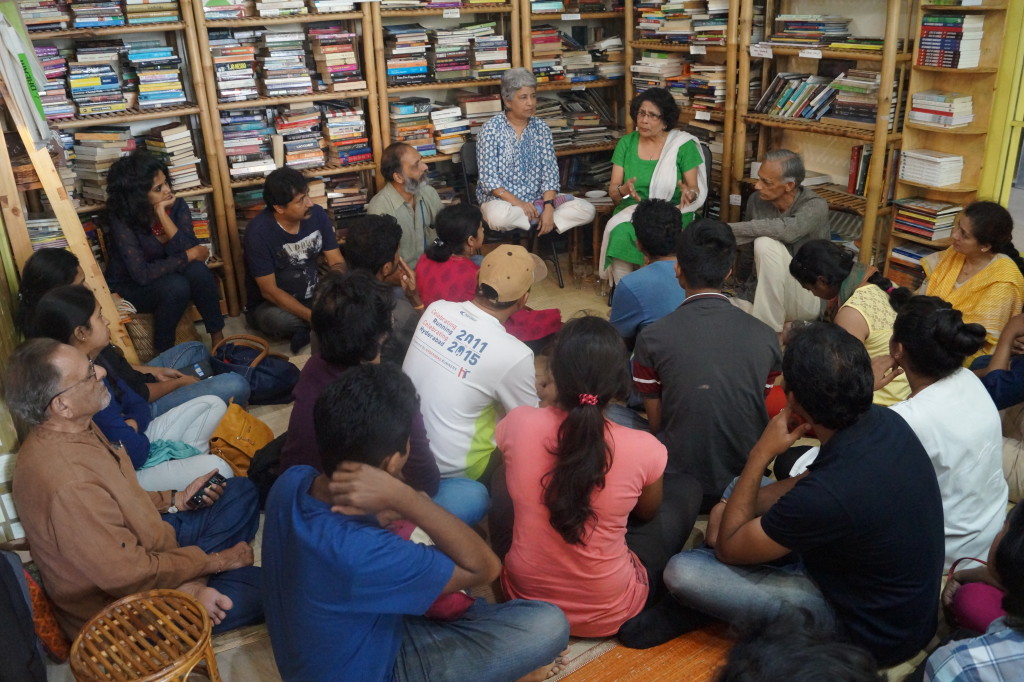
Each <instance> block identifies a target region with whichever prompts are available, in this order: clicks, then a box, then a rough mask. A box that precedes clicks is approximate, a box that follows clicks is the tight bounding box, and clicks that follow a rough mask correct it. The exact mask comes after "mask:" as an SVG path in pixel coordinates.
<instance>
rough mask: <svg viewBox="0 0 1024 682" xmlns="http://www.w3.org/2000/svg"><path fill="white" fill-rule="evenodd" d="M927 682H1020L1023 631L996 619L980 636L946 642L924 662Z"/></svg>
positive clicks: (1023, 663) (1023, 660) (1022, 676)
mask: <svg viewBox="0 0 1024 682" xmlns="http://www.w3.org/2000/svg"><path fill="white" fill-rule="evenodd" d="M924 678H925V680H926V681H929V680H930V681H931V682H1017V681H1019V680H1024V632H1020V631H1018V630H1014V629H1013V628H1011V627H1010V626H1009V625H1007V624H1006V619H1005V618H999V619H997V620H995V621H993V622H992V624H991V625H989V626H988V631H987V632H986V633H985V634H984V635H982V636H981V637H975V638H974V639H965V640H960V641H957V642H950V643H949V644H947V645H946V646H943V647H939V648H938V649H936V650H935V653H933V654H932V655H931V657H930V658H929V659H928V667H927V668H926V670H925V674H924Z"/></svg>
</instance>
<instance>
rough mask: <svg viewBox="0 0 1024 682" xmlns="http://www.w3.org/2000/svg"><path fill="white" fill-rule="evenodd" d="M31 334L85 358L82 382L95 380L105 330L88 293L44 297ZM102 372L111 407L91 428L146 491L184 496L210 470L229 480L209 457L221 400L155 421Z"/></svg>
mask: <svg viewBox="0 0 1024 682" xmlns="http://www.w3.org/2000/svg"><path fill="white" fill-rule="evenodd" d="M31 328H32V333H33V336H37V337H47V338H51V339H55V340H57V341H60V342H61V343H66V344H68V345H70V346H74V347H75V348H77V349H79V350H80V351H82V352H83V353H85V354H86V356H88V357H89V359H90V369H89V375H88V376H87V377H86V381H89V380H90V379H91V380H93V381H96V380H99V379H97V374H96V372H95V368H94V363H96V358H97V357H98V356H99V354H100V352H101V351H103V350H104V349H105V348H107V347H108V346H109V345H110V330H109V329H108V328H107V320H106V318H105V317H103V313H102V311H101V310H100V306H99V303H98V302H97V301H96V297H95V296H94V295H93V293H92V292H91V291H90V290H89V289H87V288H86V287H84V286H81V285H73V286H64V287H58V288H56V289H54V290H52V291H50V292H48V293H47V294H45V295H44V296H43V297H42V298H41V299H40V300H39V302H38V303H37V304H36V310H35V313H34V315H33V317H32V324H31ZM101 364H102V361H101ZM104 369H105V370H107V371H106V373H105V376H102V377H100V378H101V379H102V380H103V382H104V383H105V384H106V386H107V390H108V391H109V392H110V403H109V404H108V405H107V407H106V408H104V409H103V410H101V411H100V412H98V413H97V414H96V415H95V416H94V417H93V422H94V423H95V424H96V426H97V427H98V428H99V429H100V431H101V432H102V433H103V435H104V436H106V438H107V440H109V441H110V442H111V443H115V444H118V443H119V444H120V445H121V446H122V447H123V448H124V449H125V450H126V451H127V453H128V456H129V457H130V458H131V460H132V464H133V465H134V467H135V470H136V473H137V475H138V479H139V484H140V485H141V486H142V487H143V488H144V489H145V490H184V489H185V488H186V487H188V485H189V484H190V483H192V482H193V481H195V480H196V479H197V478H199V477H200V476H203V475H204V474H210V473H212V472H213V471H214V470H216V471H218V472H219V473H220V474H221V475H222V476H224V477H226V478H230V477H231V476H232V475H233V473H232V471H231V467H230V466H229V465H228V464H227V462H225V461H224V460H222V459H221V458H220V457H216V456H214V455H211V454H209V452H210V436H212V435H213V432H214V430H215V429H216V428H217V425H218V424H219V423H220V420H221V418H222V417H223V416H224V413H225V412H226V411H227V405H226V404H225V403H224V401H223V400H221V399H220V398H218V397H216V396H211V395H207V396H202V397H198V398H193V399H192V400H189V401H187V402H185V403H184V404H182V405H179V406H178V407H175V408H173V409H171V410H169V411H167V412H166V413H164V414H162V415H160V416H158V417H155V418H154V417H153V415H152V412H151V410H150V405H149V403H147V402H146V401H145V399H143V398H142V397H141V396H140V395H139V394H138V393H136V392H135V391H133V390H132V388H131V387H130V386H129V385H128V384H127V383H126V382H125V381H124V380H123V379H122V378H120V377H119V376H118V375H117V374H116V373H115V372H114V371H111V369H110V368H109V367H104ZM101 374H103V373H101ZM72 388H73V387H68V388H65V389H64V391H62V392H67V391H70V390H71V389H72ZM54 397H57V396H54Z"/></svg>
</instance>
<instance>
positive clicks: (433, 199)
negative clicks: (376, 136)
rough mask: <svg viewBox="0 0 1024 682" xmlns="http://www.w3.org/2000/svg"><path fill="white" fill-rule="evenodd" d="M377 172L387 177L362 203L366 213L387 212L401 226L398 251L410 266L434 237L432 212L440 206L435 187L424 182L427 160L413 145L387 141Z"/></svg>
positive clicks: (411, 266) (435, 234)
mask: <svg viewBox="0 0 1024 682" xmlns="http://www.w3.org/2000/svg"><path fill="white" fill-rule="evenodd" d="M380 172H381V174H382V175H383V176H384V177H385V178H387V179H388V184H387V185H385V186H384V189H382V190H381V191H379V192H377V194H375V195H374V196H373V199H371V200H370V203H368V204H367V205H366V212H367V213H369V214H370V215H390V216H394V217H395V220H397V221H398V224H399V225H400V226H401V228H402V242H401V244H400V246H399V249H398V253H399V255H401V256H402V260H404V261H405V262H406V263H407V264H408V265H409V267H410V268H415V267H416V262H417V261H418V260H419V259H420V256H422V255H423V251H424V249H425V248H426V247H427V246H428V245H429V244H430V242H432V241H434V239H436V238H437V232H435V231H434V228H433V224H434V216H436V215H437V214H438V213H439V212H440V211H441V209H442V208H444V206H442V204H441V197H439V196H437V190H435V189H434V188H433V187H431V186H430V185H429V184H428V183H427V164H425V163H424V162H423V157H421V156H420V153H419V152H418V151H416V150H415V149H414V148H413V147H410V146H409V145H407V144H405V143H404V142H395V143H394V144H391V145H388V148H387V149H385V150H384V153H383V154H382V155H381V157H380Z"/></svg>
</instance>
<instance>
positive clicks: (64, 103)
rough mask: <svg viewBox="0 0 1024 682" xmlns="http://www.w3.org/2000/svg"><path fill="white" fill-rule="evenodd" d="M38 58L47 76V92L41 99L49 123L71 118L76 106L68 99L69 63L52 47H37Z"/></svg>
mask: <svg viewBox="0 0 1024 682" xmlns="http://www.w3.org/2000/svg"><path fill="white" fill-rule="evenodd" d="M35 51H36V57H37V58H38V59H39V65H40V66H42V67H43V74H44V75H45V76H46V83H45V87H46V92H45V93H44V94H43V95H42V96H41V97H40V98H39V100H40V101H41V102H42V104H43V115H44V116H45V117H46V120H47V121H55V120H60V119H62V118H71V117H73V116H74V115H75V105H74V104H72V102H71V100H70V99H68V82H67V73H68V61H67V60H66V59H65V58H64V57H62V56H61V55H60V53H59V51H58V50H57V48H56V47H54V46H52V45H36V46H35Z"/></svg>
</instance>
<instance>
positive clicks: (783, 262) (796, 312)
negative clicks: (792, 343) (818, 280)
mask: <svg viewBox="0 0 1024 682" xmlns="http://www.w3.org/2000/svg"><path fill="white" fill-rule="evenodd" d="M791 260H793V257H792V256H791V255H789V250H788V249H787V248H786V247H785V246H784V245H783V244H782V242H780V241H778V240H777V239H772V238H771V237H758V238H757V239H755V240H754V268H755V270H756V271H757V291H755V292H754V309H753V315H754V317H756V318H757V319H759V320H761V321H762V322H764V323H765V324H766V325H768V326H769V327H771V328H772V329H774V330H775V331H776V332H781V331H782V329H783V327H784V326H785V324H786V323H787V322H795V321H796V320H814V319H817V318H818V315H820V314H821V300H820V299H819V298H818V297H817V296H815V295H814V294H812V293H811V292H809V291H807V290H806V289H804V288H803V287H802V286H800V283H799V282H797V281H796V278H795V277H793V275H791V274H789V262H790V261H791Z"/></svg>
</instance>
